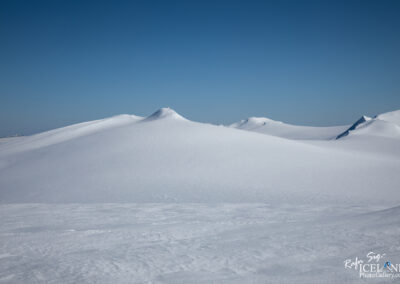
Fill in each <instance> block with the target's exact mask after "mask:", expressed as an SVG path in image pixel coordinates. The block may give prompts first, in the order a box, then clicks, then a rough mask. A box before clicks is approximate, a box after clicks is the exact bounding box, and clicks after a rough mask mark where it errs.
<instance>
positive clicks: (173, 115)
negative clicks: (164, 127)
mask: <svg viewBox="0 0 400 284" xmlns="http://www.w3.org/2000/svg"><path fill="white" fill-rule="evenodd" d="M160 119H176V120H186V118H184V117H183V116H181V115H180V114H178V113H177V112H176V111H174V110H173V109H171V108H169V107H163V108H160V109H159V110H157V111H156V112H155V113H153V114H152V115H150V116H148V117H146V118H145V119H144V120H143V121H153V120H160Z"/></svg>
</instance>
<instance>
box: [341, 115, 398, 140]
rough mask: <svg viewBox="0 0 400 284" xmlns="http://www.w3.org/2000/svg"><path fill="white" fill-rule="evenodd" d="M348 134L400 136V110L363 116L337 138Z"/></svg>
mask: <svg viewBox="0 0 400 284" xmlns="http://www.w3.org/2000/svg"><path fill="white" fill-rule="evenodd" d="M348 135H350V136H354V135H357V136H358V135H361V136H364V135H370V136H383V137H391V138H400V110H397V111H392V112H387V113H383V114H380V115H377V116H375V117H374V118H370V117H367V116H362V117H361V118H360V119H359V120H357V121H356V122H355V123H354V124H353V125H352V126H350V128H349V129H347V130H346V131H344V132H343V133H341V134H339V135H338V136H337V137H336V139H340V138H343V137H346V136H348Z"/></svg>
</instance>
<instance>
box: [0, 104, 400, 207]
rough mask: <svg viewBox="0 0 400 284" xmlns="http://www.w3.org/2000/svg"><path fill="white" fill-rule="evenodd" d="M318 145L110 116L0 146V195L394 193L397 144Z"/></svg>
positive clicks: (110, 197) (199, 198) (249, 197)
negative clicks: (372, 149) (388, 150)
mask: <svg viewBox="0 0 400 284" xmlns="http://www.w3.org/2000/svg"><path fill="white" fill-rule="evenodd" d="M264 122H265V121H264ZM335 141H340V140H333V141H329V143H335ZM378 142H379V141H378ZM326 143H328V141H327V142H326ZM326 143H325V144H321V143H319V144H313V143H306V142H305V141H295V140H288V139H284V138H280V137H275V136H270V135H262V134H260V133H255V132H250V131H241V130H238V129H235V128H228V127H223V126H215V125H210V124H202V123H196V122H192V121H189V120H187V119H184V118H183V117H181V116H180V115H178V114H177V113H176V112H175V111H173V110H171V109H160V110H159V111H157V112H155V113H154V114H152V115H151V116H149V117H147V118H144V119H142V118H138V117H136V116H128V115H124V116H117V117H112V118H109V119H104V120H99V121H95V122H87V123H83V124H78V125H73V126H70V127H65V128H60V129H56V130H53V131H49V132H45V133H41V134H37V135H33V136H29V137H21V139H17V140H13V141H10V142H7V143H3V144H0V200H1V202H2V203H10V202H12V203H21V202H45V203H46V202H56V203H69V202H79V203H86V202H171V201H172V202H254V201H257V202H271V201H277V202H278V201H279V202H330V201H332V200H336V201H337V202H346V201H352V202H353V201H354V200H357V201H359V202H367V203H380V202H386V203H391V204H392V203H396V202H399V201H400V193H399V191H398V185H399V183H400V175H398V173H399V172H400V157H399V153H398V152H394V154H392V155H387V154H382V153H379V152H376V153H369V152H365V151H364V152H362V153H361V152H357V151H353V150H352V147H353V148H357V147H358V142H357V141H354V142H350V144H351V145H350V146H351V147H350V146H346V147H344V148H343V147H342V148H335V147H331V146H329V145H330V144H329V143H328V144H329V145H328V144H326ZM374 143H375V142H374ZM391 145H392V147H396V145H398V144H393V143H392V144H391ZM375 146H377V147H378V146H379V144H377V145H375ZM347 148H348V149H350V150H347ZM377 189H379V192H378V191H377ZM388 196H390V198H388Z"/></svg>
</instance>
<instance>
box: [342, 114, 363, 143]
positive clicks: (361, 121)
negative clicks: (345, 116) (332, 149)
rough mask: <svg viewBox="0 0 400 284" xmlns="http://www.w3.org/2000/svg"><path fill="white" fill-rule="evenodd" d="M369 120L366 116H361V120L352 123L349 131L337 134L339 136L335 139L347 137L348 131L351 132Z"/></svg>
mask: <svg viewBox="0 0 400 284" xmlns="http://www.w3.org/2000/svg"><path fill="white" fill-rule="evenodd" d="M370 120H371V118H370V117H368V116H365V115H363V116H361V118H360V119H358V120H357V121H356V122H354V123H353V124H352V125H351V126H350V127H349V129H347V130H346V131H345V132H343V133H341V134H339V135H338V136H337V137H336V139H340V138H342V137H345V136H347V135H349V133H350V131H353V130H355V129H357V128H358V127H359V126H360V125H362V124H364V123H365V122H367V121H370Z"/></svg>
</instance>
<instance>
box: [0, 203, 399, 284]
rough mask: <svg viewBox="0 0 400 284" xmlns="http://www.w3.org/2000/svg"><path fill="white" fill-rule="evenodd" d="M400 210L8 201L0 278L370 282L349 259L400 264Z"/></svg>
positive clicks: (1, 231)
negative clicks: (375, 256)
mask: <svg viewBox="0 0 400 284" xmlns="http://www.w3.org/2000/svg"><path fill="white" fill-rule="evenodd" d="M399 213H400V208H399V207H394V208H390V209H385V210H384V209H383V208H380V207H360V206H352V205H345V206H344V205H340V206H338V205H332V206H325V205H324V206H321V205H285V204H279V205H276V204H226V203H224V204H189V203H185V204H177V203H175V204H166V203H164V204H162V203H159V204H85V205H82V204H81V205H77V204H75V205H67V204H64V205H63V204H56V205H55V204H53V205H50V204H47V205H45V204H12V205H11V204H10V205H1V206H0V216H1V218H2V222H1V225H0V282H6V283H143V282H144V283H149V282H150V283H193V282H195V283H226V282H229V283H365V282H367V283H381V282H382V280H383V279H369V280H363V279H360V278H359V276H358V274H357V272H356V271H354V270H349V269H345V268H344V260H345V259H348V258H353V259H354V258H355V257H359V258H361V257H364V256H365V255H366V254H367V253H368V252H370V251H374V252H376V253H386V255H387V257H389V258H390V260H391V261H392V263H395V262H397V263H398V262H399V260H400V257H399V256H400V239H399V235H400V221H399V218H398V216H399ZM386 281H387V280H386ZM394 282H395V281H392V282H391V283H394Z"/></svg>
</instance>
